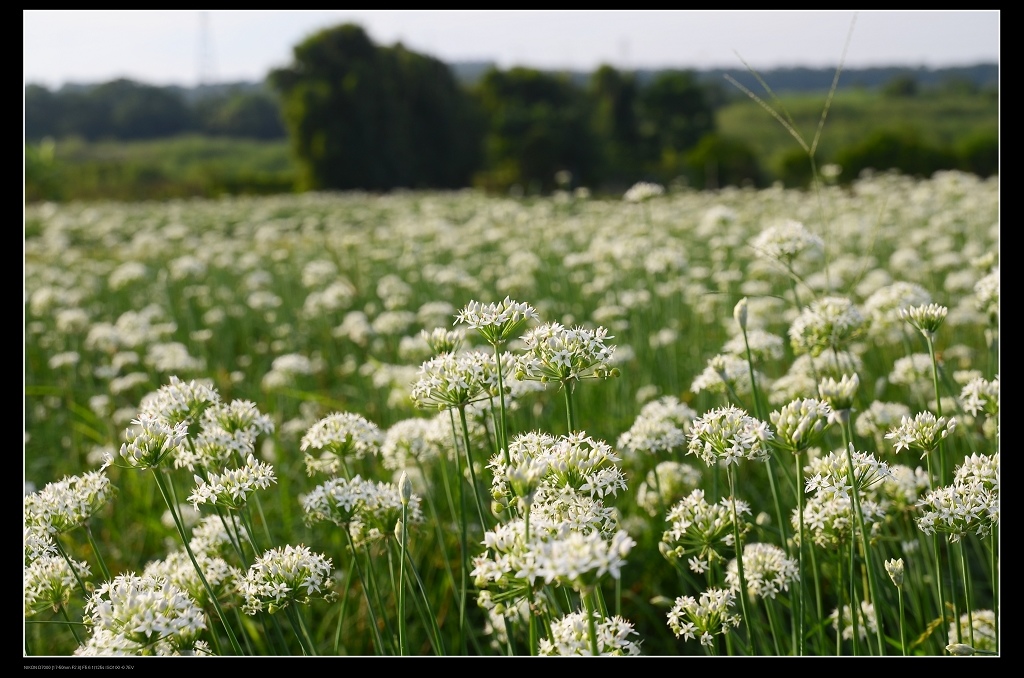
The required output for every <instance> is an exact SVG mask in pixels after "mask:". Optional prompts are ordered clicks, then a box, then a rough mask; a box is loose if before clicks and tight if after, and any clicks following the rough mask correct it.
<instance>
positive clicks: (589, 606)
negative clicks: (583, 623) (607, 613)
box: [583, 591, 601, 657]
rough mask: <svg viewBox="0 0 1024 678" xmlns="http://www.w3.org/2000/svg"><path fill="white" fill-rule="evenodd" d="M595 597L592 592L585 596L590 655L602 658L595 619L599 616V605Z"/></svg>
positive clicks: (584, 603) (584, 606)
mask: <svg viewBox="0 0 1024 678" xmlns="http://www.w3.org/2000/svg"><path fill="white" fill-rule="evenodd" d="M593 596H594V594H593V592H592V591H589V592H587V593H585V594H583V610H584V612H586V614H587V630H588V631H589V633H590V654H591V656H594V657H597V656H600V654H601V649H600V647H599V646H598V644H597V622H596V620H595V619H594V617H595V616H596V615H597V604H596V602H595V600H594V597H593Z"/></svg>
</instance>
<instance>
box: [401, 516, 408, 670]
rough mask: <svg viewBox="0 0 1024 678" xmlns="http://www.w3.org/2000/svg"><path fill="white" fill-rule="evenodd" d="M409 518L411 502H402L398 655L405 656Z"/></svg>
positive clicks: (406, 640) (406, 641)
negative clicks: (407, 526)
mask: <svg viewBox="0 0 1024 678" xmlns="http://www.w3.org/2000/svg"><path fill="white" fill-rule="evenodd" d="M408 520H409V504H408V503H406V502H404V501H403V502H402V522H401V523H400V525H401V526H402V528H401V529H402V535H401V536H402V538H401V541H400V544H401V551H400V554H401V562H400V563H399V565H398V655H399V656H401V657H404V656H405V652H406V649H407V648H406V644H407V643H408V642H409V639H408V638H407V637H406V635H407V631H406V628H405V554H406V546H407V543H408V542H407V540H408V536H407V535H406V533H405V525H406V524H407V521H408Z"/></svg>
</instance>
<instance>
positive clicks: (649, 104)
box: [640, 70, 715, 181]
mask: <svg viewBox="0 0 1024 678" xmlns="http://www.w3.org/2000/svg"><path fill="white" fill-rule="evenodd" d="M640 118H641V121H640V140H641V143H642V144H643V148H644V156H645V159H646V161H647V162H648V163H649V164H650V165H651V166H652V167H653V168H655V169H656V171H657V172H658V173H659V174H660V175H661V179H662V180H663V181H670V180H671V179H673V178H675V176H677V175H679V174H682V173H684V172H685V169H686V161H685V154H686V153H687V152H688V151H690V150H691V149H692V148H694V147H695V146H696V145H697V143H698V142H699V141H700V140H701V138H702V137H703V136H704V135H706V134H709V133H711V132H714V131H715V116H714V109H713V107H712V105H711V101H710V98H709V96H708V91H707V89H706V88H705V87H704V86H703V85H702V84H701V83H700V81H699V80H698V78H697V74H696V73H695V72H693V71H675V70H669V71H660V72H659V73H658V74H657V75H656V76H655V77H654V79H653V80H652V81H651V82H650V84H648V85H647V86H646V87H645V88H644V89H643V90H642V91H641V93H640Z"/></svg>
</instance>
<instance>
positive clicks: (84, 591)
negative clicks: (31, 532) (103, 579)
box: [53, 537, 89, 600]
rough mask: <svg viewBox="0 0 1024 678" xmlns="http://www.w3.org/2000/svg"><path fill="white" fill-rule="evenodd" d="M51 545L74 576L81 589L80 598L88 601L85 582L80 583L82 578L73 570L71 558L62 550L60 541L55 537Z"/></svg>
mask: <svg viewBox="0 0 1024 678" xmlns="http://www.w3.org/2000/svg"><path fill="white" fill-rule="evenodd" d="M53 544H54V546H56V547H57V552H58V553H59V554H60V556H61V558H63V559H64V562H65V563H67V564H68V567H69V568H71V574H73V575H75V581H77V582H78V587H79V588H80V589H82V596H83V597H84V598H85V599H86V600H88V599H89V589H87V588H85V582H84V581H82V578H81V577H80V576H79V575H78V570H77V569H76V568H75V563H74V561H72V560H71V558H70V557H69V556H68V554H67V552H66V551H65V550H64V545H63V544H61V543H60V539H58V538H57V537H54V538H53Z"/></svg>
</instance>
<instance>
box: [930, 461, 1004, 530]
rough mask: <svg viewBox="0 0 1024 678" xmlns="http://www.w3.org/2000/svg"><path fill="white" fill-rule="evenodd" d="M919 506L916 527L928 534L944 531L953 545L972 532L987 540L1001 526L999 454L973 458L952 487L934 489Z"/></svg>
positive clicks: (964, 464)
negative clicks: (919, 513) (919, 510)
mask: <svg viewBox="0 0 1024 678" xmlns="http://www.w3.org/2000/svg"><path fill="white" fill-rule="evenodd" d="M917 506H918V507H919V508H920V509H921V516H920V517H919V518H917V526H918V527H919V528H921V531H922V532H924V533H925V534H935V533H936V532H943V533H946V534H948V535H949V540H950V541H951V542H958V541H960V540H961V539H962V538H963V537H964V536H965V535H967V534H971V533H973V534H976V535H978V536H979V537H987V536H988V535H989V534H991V532H992V530H993V529H994V528H995V527H996V526H997V525H998V524H999V453H998V452H997V453H996V454H994V455H992V456H985V455H978V454H973V455H971V456H970V457H969V458H967V459H965V460H964V463H963V465H961V466H960V467H958V468H957V470H956V474H955V477H954V479H953V484H952V485H946V486H944V487H939V488H936V489H934V490H932V491H931V492H929V493H928V494H927V495H926V496H925V497H924V498H923V499H922V500H921V501H919V502H918V504H917Z"/></svg>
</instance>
